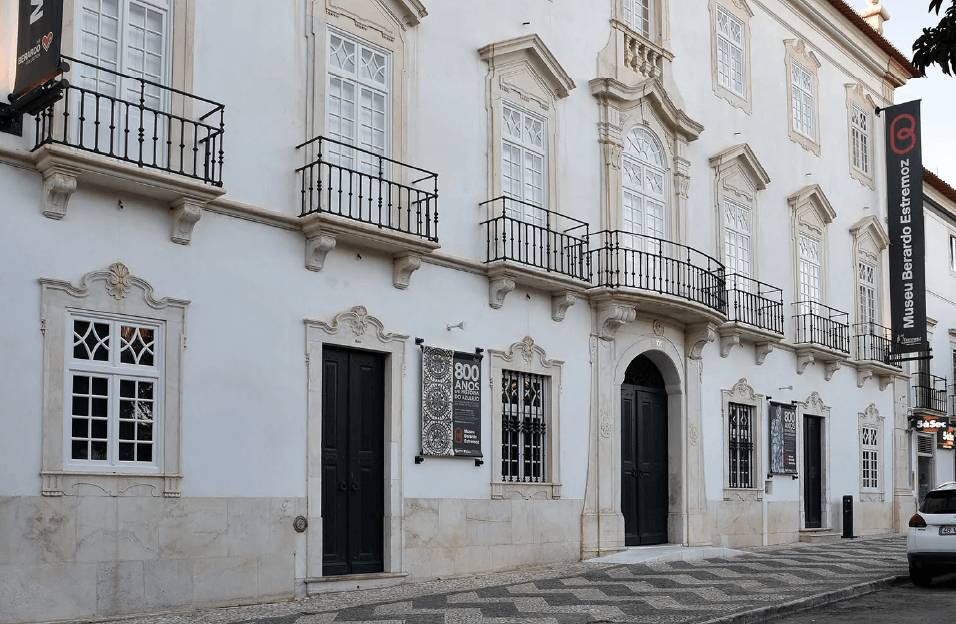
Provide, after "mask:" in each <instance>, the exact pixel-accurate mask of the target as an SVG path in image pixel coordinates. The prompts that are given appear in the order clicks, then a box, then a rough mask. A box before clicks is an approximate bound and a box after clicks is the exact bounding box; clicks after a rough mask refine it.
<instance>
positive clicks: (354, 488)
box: [352, 481, 359, 492]
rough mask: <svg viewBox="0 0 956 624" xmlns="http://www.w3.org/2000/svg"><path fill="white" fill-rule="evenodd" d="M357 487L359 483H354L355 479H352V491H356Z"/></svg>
mask: <svg viewBox="0 0 956 624" xmlns="http://www.w3.org/2000/svg"><path fill="white" fill-rule="evenodd" d="M358 489H359V484H358V483H356V482H355V481H352V491H353V492H358Z"/></svg>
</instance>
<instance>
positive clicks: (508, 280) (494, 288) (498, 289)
mask: <svg viewBox="0 0 956 624" xmlns="http://www.w3.org/2000/svg"><path fill="white" fill-rule="evenodd" d="M514 289H515V278H514V276H512V275H508V274H507V273H502V274H500V275H495V276H493V277H490V278H489V279H488V305H490V306H491V307H492V308H494V309H495V310H500V309H501V306H503V305H504V304H505V297H507V296H508V293H510V292H511V291H512V290H514Z"/></svg>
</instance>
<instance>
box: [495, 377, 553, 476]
mask: <svg viewBox="0 0 956 624" xmlns="http://www.w3.org/2000/svg"><path fill="white" fill-rule="evenodd" d="M547 383H548V380H547V378H546V377H543V376H541V375H533V374H531V373H521V372H518V371H509V370H505V371H502V376H501V480H502V481H505V482H523V483H543V482H545V481H546V478H547V475H546V474H545V461H546V457H545V448H546V445H545V442H546V439H547V438H546V436H547V428H548V425H547V405H546V404H545V391H546V385H547Z"/></svg>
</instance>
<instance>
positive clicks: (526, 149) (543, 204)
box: [500, 100, 549, 226]
mask: <svg viewBox="0 0 956 624" xmlns="http://www.w3.org/2000/svg"><path fill="white" fill-rule="evenodd" d="M509 112H510V113H511V114H517V115H518V116H519V131H520V135H521V136H519V137H515V136H513V135H511V134H510V133H509V132H507V130H503V131H502V133H501V146H500V149H501V158H502V161H501V164H500V171H501V184H502V195H504V196H506V197H511V198H513V199H517V200H519V201H521V202H525V204H531V206H536V207H538V208H543V209H547V207H548V151H549V145H548V120H547V119H546V118H544V117H542V116H541V115H536V114H535V113H533V112H531V111H529V110H528V109H526V108H524V107H523V106H519V105H517V104H515V103H513V102H511V101H509V100H502V102H501V115H502V119H501V124H502V127H505V126H506V125H507V124H506V121H505V117H506V116H507V115H508V113H509ZM528 123H531V124H534V123H538V124H541V145H535V144H534V141H529V140H527V136H526V135H525V133H526V130H527V124H528ZM511 149H514V150H517V151H518V153H519V154H520V163H519V168H520V173H519V175H520V178H519V182H518V184H519V186H520V190H519V192H518V193H515V192H513V191H512V192H509V191H508V190H507V189H505V186H506V185H505V183H504V180H505V178H506V177H507V176H506V175H505V173H506V172H505V170H506V162H505V154H506V153H507V152H509V150H511ZM512 153H513V152H512ZM534 157H538V158H540V159H541V172H540V174H541V176H542V182H541V186H540V191H541V196H540V198H537V199H536V198H535V196H534V193H533V192H532V193H531V194H530V195H529V194H528V192H527V189H528V185H529V181H528V175H529V171H531V172H533V168H532V169H530V170H529V164H528V160H529V158H534ZM531 206H526V205H524V204H514V203H512V204H508V206H507V210H508V213H509V216H513V217H516V218H519V219H521V220H522V221H524V222H526V223H532V224H534V225H538V226H545V224H546V223H547V220H546V219H545V218H544V214H543V213H542V212H541V211H540V210H536V209H535V208H532V207H531Z"/></svg>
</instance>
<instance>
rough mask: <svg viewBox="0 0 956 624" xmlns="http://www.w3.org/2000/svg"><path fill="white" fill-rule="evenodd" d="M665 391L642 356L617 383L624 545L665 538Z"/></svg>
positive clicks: (656, 372) (659, 377)
mask: <svg viewBox="0 0 956 624" xmlns="http://www.w3.org/2000/svg"><path fill="white" fill-rule="evenodd" d="M667 476H668V475H667V391H666V389H665V385H664V376H663V375H661V372H660V370H658V368H657V366H655V365H654V363H653V362H652V361H651V360H650V359H649V358H648V357H647V356H645V355H639V356H637V357H636V358H634V360H633V361H632V362H631V363H630V365H628V367H627V371H626V372H625V373H624V383H623V384H621V509H622V511H623V513H624V543H625V545H626V546H641V545H648V544H664V543H666V542H667V512H668V509H667V506H668V505H667V503H668V496H667V494H668V492H667Z"/></svg>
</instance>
